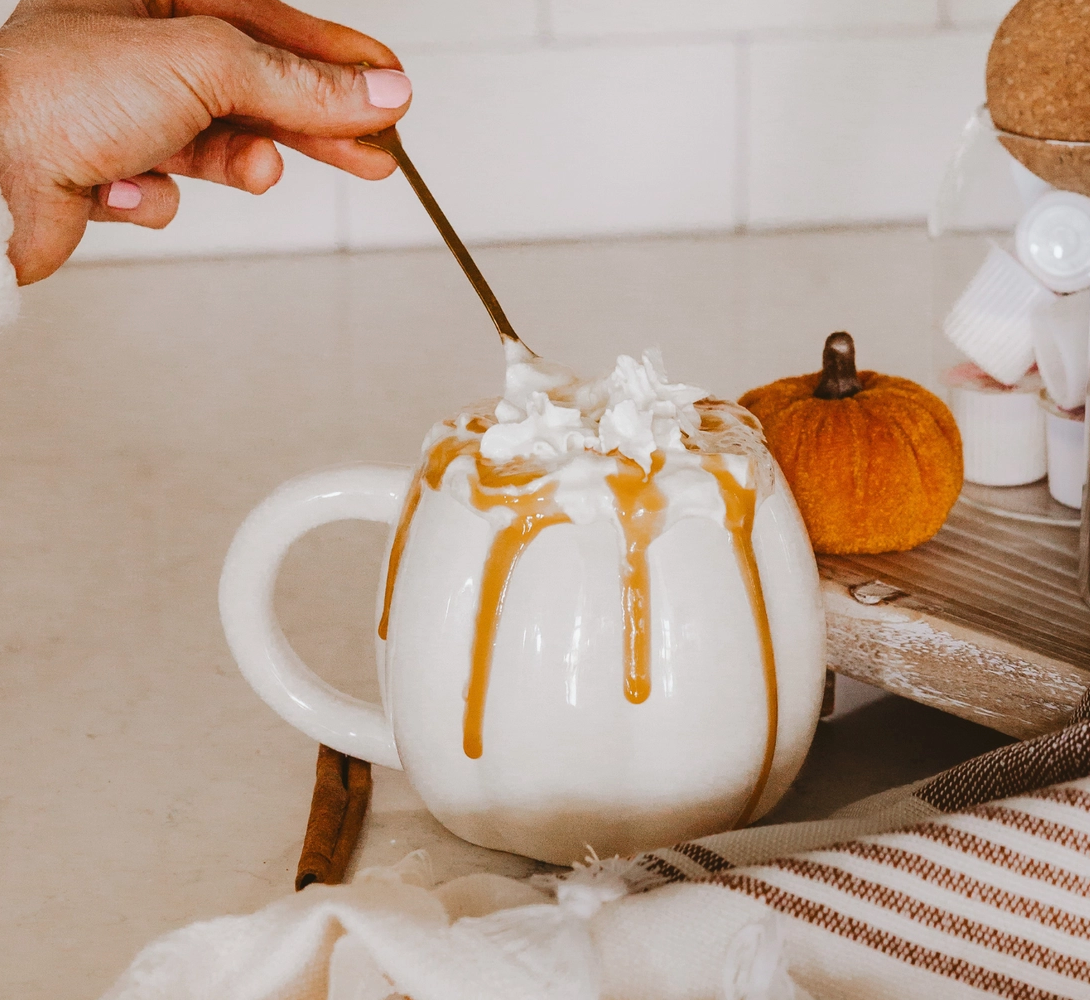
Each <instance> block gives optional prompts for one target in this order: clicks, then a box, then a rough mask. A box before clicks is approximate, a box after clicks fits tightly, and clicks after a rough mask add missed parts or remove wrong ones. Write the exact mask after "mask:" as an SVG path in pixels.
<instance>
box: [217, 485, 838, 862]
mask: <svg viewBox="0 0 1090 1000" xmlns="http://www.w3.org/2000/svg"><path fill="white" fill-rule="evenodd" d="M460 468H461V467H460V466H459V465H457V464H455V465H454V466H452V467H451V468H450V470H449V471H448V472H447V474H446V478H445V479H444V480H442V483H441V485H440V487H439V488H438V489H431V488H428V487H427V486H424V487H423V488H422V489H420V490H419V494H418V502H417V497H415V496H414V498H413V503H414V504H416V506H415V513H414V514H413V515H412V520H411V522H410V528H409V530H408V532H407V541H406V543H405V545H404V549H403V551H402V553H401V555H400V564H399V568H398V570H397V576H396V581H397V585H396V588H394V591H393V602H392V606H391V607H390V608H389V621H388V632H387V640H386V641H385V642H383V641H381V640H376V641H377V646H378V648H377V662H378V669H379V679H380V689H381V691H382V698H383V705H377V704H368V703H365V702H362V701H360V700H358V699H355V698H352V697H349V696H348V695H346V694H343V693H342V692H340V691H337V690H336V689H334V688H333V687H332V686H330V685H329V684H327V683H326V682H324V681H322V680H320V679H319V678H318V677H317V676H316V675H315V674H313V673H312V672H311V671H310V670H309V669H308V668H307V666H306V665H305V664H304V663H303V662H302V661H301V660H300V659H299V657H298V656H297V655H296V654H295V652H294V651H293V650H292V649H291V647H290V645H289V644H288V642H287V640H286V639H285V637H284V635H283V633H282V632H281V630H280V627H279V625H278V624H277V621H276V618H275V615H274V612H273V587H274V583H275V579H276V574H277V571H278V569H279V566H280V562H281V560H282V559H283V557H284V555H285V553H286V552H287V549H288V547H289V546H290V545H291V543H292V542H293V541H294V540H295V539H297V538H299V537H300V536H301V535H303V534H305V533H306V532H308V531H310V530H311V529H313V528H316V527H318V526H319V525H321V524H325V523H327V522H330V521H338V520H347V519H360V520H368V521H384V522H386V523H388V524H390V525H391V526H393V525H395V524H396V523H397V522H398V518H399V515H400V512H401V510H402V507H403V505H404V504H405V500H406V496H407V494H408V493H409V492H410V491H411V490H414V489H415V488H416V487H415V486H414V483H418V482H419V480H414V478H413V475H412V472H411V470H409V469H402V468H395V467H387V466H377V465H359V466H353V467H345V468H339V469H333V470H329V471H324V472H317V473H314V474H312V475H308V476H303V477H301V478H299V479H295V480H292V481H291V482H288V483H286V484H285V485H283V486H281V487H280V488H279V489H278V490H277V491H276V492H275V493H273V494H272V496H270V497H269V498H268V499H267V500H265V501H264V502H263V503H262V504H261V505H260V506H258V507H257V508H256V509H255V510H254V511H253V512H252V513H251V514H250V515H249V517H248V518H247V519H246V521H245V523H244V524H243V525H242V527H241V528H240V529H239V532H238V534H237V535H236V537H235V540H234V542H233V543H232V545H231V549H230V552H229V554H228V556H227V560H226V563H225V566H224V570H223V576H222V580H221V584H220V609H221V614H222V618H223V624H224V629H225V632H226V635H227V640H228V642H229V644H230V647H231V650H232V652H233V653H234V655H235V658H236V659H237V661H238V664H239V666H240V668H241V670H242V673H243V674H244V676H245V677H246V679H247V680H248V681H249V682H250V684H251V685H252V686H253V688H254V690H255V691H256V692H257V693H258V694H259V695H260V696H261V697H262V698H263V699H264V700H265V701H266V702H267V703H268V704H269V705H270V706H271V707H272V708H273V709H274V710H275V711H276V712H278V713H279V714H280V715H281V716H282V717H283V718H284V719H285V720H286V721H288V722H289V723H291V724H292V725H293V726H295V727H297V728H298V729H300V730H302V731H303V732H304V733H306V734H307V735H309V736H311V737H313V738H314V739H316V740H319V741H321V742H323V743H325V744H327V745H328V746H331V747H333V748H334V749H336V750H339V751H341V752H343V753H346V754H350V755H352V756H355V757H358V758H361V759H364V760H368V761H372V762H373V763H375V764H380V765H383V766H385V767H392V768H400V767H404V769H405V771H406V772H407V774H408V777H409V779H410V781H411V782H412V784H413V786H414V787H415V788H416V790H417V791H418V792H419V794H420V795H421V797H422V798H423V800H424V802H425V804H426V805H427V807H428V809H429V810H430V811H431V812H432V814H433V815H434V816H435V817H436V818H437V819H438V820H439V821H440V822H441V823H442V824H443V825H444V826H446V827H447V828H448V829H449V830H451V831H452V832H454V833H455V834H457V835H458V836H460V837H463V838H464V839H466V840H469V841H472V842H473V843H476V844H480V845H483V846H485V847H490V848H496V849H499V850H505V851H513V852H516V853H518V854H524V855H527V856H530V857H534V858H538V859H541V860H544V861H550V862H554V863H557V864H570V863H571V862H573V861H576V860H580V859H582V858H583V857H584V856H585V854H586V850H587V848H588V846H589V847H591V848H593V849H594V850H595V851H597V853H598V854H599V856H602V857H607V856H611V855H613V854H616V853H619V854H631V853H635V852H637V851H640V850H643V849H649V848H653V847H658V846H663V845H667V844H671V843H676V842H678V841H680V840H683V839H686V838H691V837H696V836H702V835H706V834H709V833H713V832H717V831H721V830H724V829H728V828H730V827H732V826H734V825H737V824H738V823H739V822H742V821H748V820H750V819H755V818H757V817H759V816H760V815H761V814H763V813H764V812H767V811H768V809H770V808H771V807H772V805H774V804H775V803H776V801H777V800H778V799H779V798H780V797H781V796H782V794H783V793H784V791H785V790H786V789H787V787H788V786H789V785H790V783H791V781H792V780H794V777H795V775H796V774H797V772H798V770H799V768H800V767H801V765H802V762H803V760H804V758H805V756H806V752H807V749H808V748H809V745H810V741H811V739H812V737H813V733H814V729H815V726H816V724H817V718H818V714H819V711H820V704H821V698H822V691H823V687H824V677H825V656H824V640H825V626H824V611H823V607H822V602H821V596H820V590H819V583H818V575H817V570H816V565H815V562H814V557H813V553H812V551H811V549H810V544H809V539H808V537H807V534H806V531H805V528H804V526H803V523H802V520H801V518H800V516H799V513H798V510H797V508H796V507H795V504H794V500H793V499H792V497H791V494H790V492H789V490H788V488H787V486H786V483H785V482H784V480H783V477H782V474H780V473H779V471H778V470H776V481H775V487H774V489H773V490H772V492H771V493H770V494H769V495H768V496H767V497H766V498H765V499H764V500H763V501H762V502H761V503H760V505H759V507H758V508H757V510H756V514H755V516H754V518H753V523H752V532H751V536H750V537H751V539H752V555H753V556H755V559H756V566H757V567H758V569H759V574H760V581H761V585H762V590H763V595H764V602H765V605H766V607H767V621H768V634H769V636H770V639H771V646H772V649H773V650H774V654H775V672H774V676H773V677H772V679H771V681H770V680H769V674H768V671H767V669H765V667H766V665H767V664H766V661H765V660H764V659H763V658H762V643H761V636H760V634H759V630H758V629H757V627H756V626H755V617H754V613H753V608H752V598H751V595H750V593H748V592H747V586H746V582H745V579H744V573H743V571H742V570H741V569H740V566H741V560H740V558H739V554H738V552H737V551H736V548H737V539H736V538H735V537H734V536H732V534H731V532H729V531H728V530H727V528H726V527H725V526H724V524H723V523H721V522H720V523H717V522H716V521H714V520H712V519H710V518H699V517H683V518H681V519H680V520H677V521H676V523H673V524H672V525H671V526H670V527H669V528H668V529H667V530H666V531H664V532H663V533H662V534H661V535H660V536H659V537H658V538H656V539H655V540H654V541H653V542H652V543H651V544H650V547H649V549H648V552H647V560H648V567H649V581H650V587H649V589H650V602H651V611H650V618H649V620H650V623H651V629H650V634H651V639H650V650H651V651H650V676H651V687H650V694H649V696H647V697H646V700H644V701H642V703H639V704H634V703H633V702H632V701H630V700H629V699H628V698H626V695H625V691H624V689H623V685H622V674H623V671H624V662H623V661H624V654H623V652H622V646H623V644H624V638H623V635H622V631H623V627H624V626H623V621H622V618H623V615H622V610H621V601H620V599H619V592H618V576H619V574H618V543H617V531H616V526H615V524H613V523H610V522H609V521H607V520H595V521H593V522H592V523H589V524H571V523H566V524H553V525H551V526H550V527H548V528H546V529H545V530H544V531H542V532H541V533H540V535H538V536H537V537H536V538H534V540H533V542H532V544H530V545H529V546H528V547H527V548H526V549H525V551H524V552H523V554H522V556H521V558H520V560H519V561H518V562H517V564H516V565H515V568H514V570H513V572H512V574H511V576H510V580H509V586H508V587H507V590H506V595H505V600H504V604H503V611H502V616H501V617H500V618H499V620H498V623H497V627H496V632H495V638H494V642H493V645H492V659H491V670H490V675H489V676H488V678H487V694H486V702H485V703H484V708H483V716H482V718H481V729H480V740H481V743H482V745H481V747H480V748H479V751H478V752H479V756H476V757H471V756H469V755H468V753H467V751H466V749H465V745H467V744H465V743H464V739H465V737H466V729H465V727H466V725H467V722H466V719H467V696H468V695H467V692H468V690H469V678H470V670H471V647H472V645H473V641H474V628H475V616H476V613H477V605H478V601H479V589H480V584H481V579H482V568H483V566H484V563H485V559H486V556H487V555H488V552H489V549H490V546H491V544H492V541H493V538H494V537H495V534H496V532H495V529H494V527H493V524H492V523H491V522H490V521H489V520H487V519H486V518H485V517H482V516H481V515H480V514H478V513H477V512H475V511H474V510H471V509H470V508H469V507H467V506H466V504H465V503H464V502H462V501H461V500H459V499H458V498H456V496H455V495H454V492H453V488H456V487H457V486H458V481H459V478H461V479H462V480H464V479H465V476H466V473H464V472H460V471H459V470H460ZM462 485H463V486H464V482H463V483H462ZM393 537H394V533H393V532H391V544H388V545H387V555H386V559H384V561H383V565H384V567H386V566H388V564H389V557H390V550H391V545H392V541H393ZM385 574H386V569H385V568H384V569H383V577H384V579H383V580H381V581H380V585H379V605H380V606H379V609H378V611H379V614H380V615H381V613H382V604H383V599H384V595H385V589H386V588H385V585H384V584H385ZM770 683H771V689H770V687H769V685H770ZM770 723H771V724H772V728H774V729H775V731H774V732H770Z"/></svg>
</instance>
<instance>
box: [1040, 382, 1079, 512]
mask: <svg viewBox="0 0 1090 1000" xmlns="http://www.w3.org/2000/svg"><path fill="white" fill-rule="evenodd" d="M1039 401H1040V405H1041V409H1042V410H1043V412H1044V414H1045V429H1046V435H1047V439H1048V492H1049V493H1050V494H1051V495H1052V499H1053V500H1057V501H1059V502H1060V503H1062V504H1065V505H1066V506H1068V507H1074V508H1076V509H1078V508H1080V507H1082V502H1083V486H1084V485H1085V484H1086V473H1087V470H1086V467H1087V440H1086V438H1087V433H1086V431H1087V428H1086V408H1085V407H1079V408H1078V409H1075V410H1064V409H1061V408H1060V407H1059V406H1057V405H1056V403H1055V402H1054V401H1053V400H1052V399H1051V398H1050V397H1049V395H1048V393H1047V392H1046V391H1044V390H1042V391H1041V393H1040V397H1039Z"/></svg>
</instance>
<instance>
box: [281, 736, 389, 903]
mask: <svg viewBox="0 0 1090 1000" xmlns="http://www.w3.org/2000/svg"><path fill="white" fill-rule="evenodd" d="M370 801H371V765H370V764H369V763H367V761H363V760H357V759H356V758H355V757H349V756H348V755H347V754H343V753H339V752H338V751H336V750H333V749H331V748H329V747H327V746H325V745H324V744H323V745H321V746H319V747H318V762H317V765H316V767H315V781H314V795H313V796H312V797H311V800H310V818H309V819H308V820H307V832H306V836H305V837H304V838H303V850H302V853H301V854H300V856H299V869H298V871H297V872H296V875H295V889H296V891H299V890H300V889H305V888H306V887H307V886H308V885H310V884H311V882H321V883H323V884H325V885H337V884H339V883H340V882H343V881H344V873H345V872H346V871H347V870H348V862H349V861H350V860H351V859H352V852H353V851H354V850H355V848H356V844H357V843H358V841H359V839H360V831H361V830H362V829H363V819H364V816H365V815H366V814H367V806H368V803H369V802H370Z"/></svg>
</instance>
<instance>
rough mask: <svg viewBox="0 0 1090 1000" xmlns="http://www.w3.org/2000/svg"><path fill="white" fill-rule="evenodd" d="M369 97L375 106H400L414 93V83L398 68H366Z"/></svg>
mask: <svg viewBox="0 0 1090 1000" xmlns="http://www.w3.org/2000/svg"><path fill="white" fill-rule="evenodd" d="M363 78H364V79H365V80H366V81H367V99H368V101H370V103H371V107H373V108H400V107H401V105H402V104H404V103H405V102H406V101H407V100H408V99H409V98H410V97H412V94H413V85H412V82H411V81H410V80H409V78H408V77H407V76H406V75H405V74H404V73H399V72H398V71H397V70H396V69H369V70H365V71H364V74H363Z"/></svg>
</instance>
